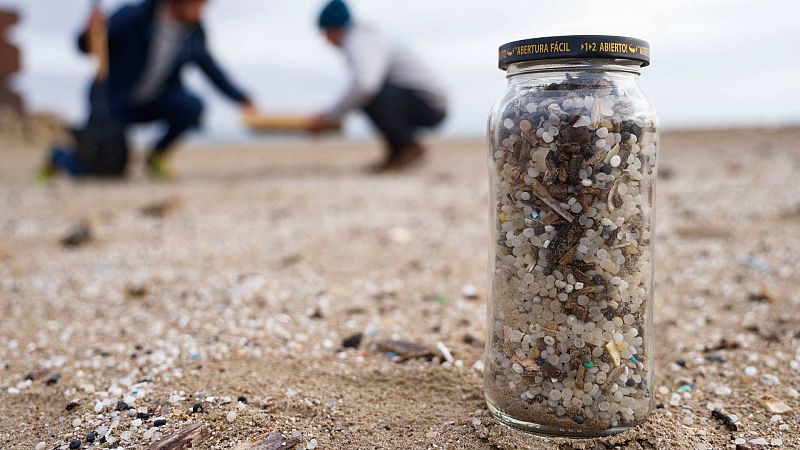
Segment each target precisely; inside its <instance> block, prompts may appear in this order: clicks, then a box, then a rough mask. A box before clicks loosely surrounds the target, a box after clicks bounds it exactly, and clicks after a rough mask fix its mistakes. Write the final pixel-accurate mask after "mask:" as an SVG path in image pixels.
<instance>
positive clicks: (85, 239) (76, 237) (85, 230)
mask: <svg viewBox="0 0 800 450" xmlns="http://www.w3.org/2000/svg"><path fill="white" fill-rule="evenodd" d="M92 239H94V236H93V235H92V227H91V225H89V224H88V223H86V222H82V223H79V224H77V225H73V226H72V228H70V230H69V232H68V233H67V235H66V236H65V237H64V239H62V240H61V245H62V246H63V247H65V248H78V247H80V246H82V245H84V244H87V243H89V242H91V241H92Z"/></svg>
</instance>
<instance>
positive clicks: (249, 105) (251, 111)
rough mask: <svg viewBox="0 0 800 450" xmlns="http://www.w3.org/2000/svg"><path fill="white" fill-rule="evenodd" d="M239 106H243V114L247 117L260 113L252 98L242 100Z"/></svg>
mask: <svg viewBox="0 0 800 450" xmlns="http://www.w3.org/2000/svg"><path fill="white" fill-rule="evenodd" d="M239 107H241V109H242V114H243V115H244V116H245V117H252V116H255V115H256V114H258V110H256V107H255V105H253V102H251V101H250V100H244V101H242V102H241V103H239Z"/></svg>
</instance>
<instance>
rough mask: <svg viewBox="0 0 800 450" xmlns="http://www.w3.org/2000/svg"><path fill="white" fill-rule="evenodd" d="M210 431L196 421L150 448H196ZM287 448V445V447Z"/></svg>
mask: <svg viewBox="0 0 800 450" xmlns="http://www.w3.org/2000/svg"><path fill="white" fill-rule="evenodd" d="M209 435H210V431H209V429H208V425H206V424H204V423H196V424H194V425H190V426H189V427H187V428H184V429H183V430H181V431H179V432H177V433H175V434H173V435H171V436H169V437H167V438H166V439H163V440H161V441H158V442H156V443H155V444H153V445H151V446H150V450H184V449H188V448H196V446H198V445H200V444H201V443H202V442H203V440H205V439H208V437H209ZM287 448H288V447H287Z"/></svg>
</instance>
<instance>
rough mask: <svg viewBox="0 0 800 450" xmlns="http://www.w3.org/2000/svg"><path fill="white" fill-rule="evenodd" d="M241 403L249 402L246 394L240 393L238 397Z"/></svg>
mask: <svg viewBox="0 0 800 450" xmlns="http://www.w3.org/2000/svg"><path fill="white" fill-rule="evenodd" d="M236 400H237V401H238V402H239V403H243V404H245V405H246V404H247V397H245V396H244V395H240V396H239V398H237V399H236Z"/></svg>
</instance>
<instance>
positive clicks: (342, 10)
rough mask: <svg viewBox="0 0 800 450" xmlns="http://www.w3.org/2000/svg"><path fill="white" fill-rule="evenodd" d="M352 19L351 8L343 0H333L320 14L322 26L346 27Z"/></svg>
mask: <svg viewBox="0 0 800 450" xmlns="http://www.w3.org/2000/svg"><path fill="white" fill-rule="evenodd" d="M350 21H351V17H350V10H349V9H348V8H347V5H346V4H345V3H344V2H343V1H342V0H333V1H331V2H330V3H328V6H326V7H325V8H324V9H323V10H322V12H321V13H320V15H319V27H320V28H345V27H347V25H350Z"/></svg>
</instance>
